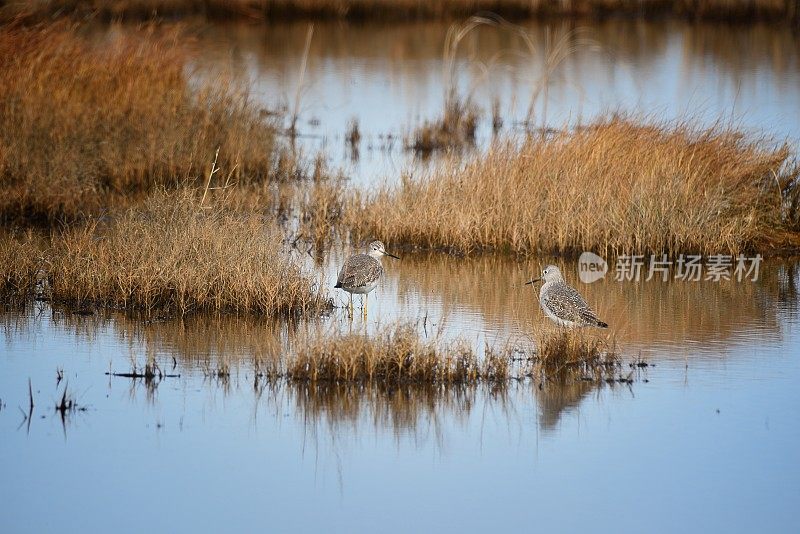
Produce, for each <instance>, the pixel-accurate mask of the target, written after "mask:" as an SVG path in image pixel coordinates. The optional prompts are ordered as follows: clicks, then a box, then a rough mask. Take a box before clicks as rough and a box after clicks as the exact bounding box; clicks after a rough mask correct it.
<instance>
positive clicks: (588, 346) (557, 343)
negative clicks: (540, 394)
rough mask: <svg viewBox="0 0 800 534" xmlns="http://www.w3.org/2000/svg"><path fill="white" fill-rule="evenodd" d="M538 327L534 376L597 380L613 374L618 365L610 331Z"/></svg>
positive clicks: (614, 343)
mask: <svg viewBox="0 0 800 534" xmlns="http://www.w3.org/2000/svg"><path fill="white" fill-rule="evenodd" d="M537 330H538V331H537V332H536V333H535V334H534V337H535V338H536V355H535V357H534V359H533V369H532V373H533V375H534V377H539V378H542V379H544V380H551V379H564V378H567V379H570V378H571V379H581V380H594V381H600V380H605V379H607V378H613V376H614V372H615V371H617V370H618V369H619V368H620V356H619V348H618V346H617V342H616V338H615V337H613V335H611V334H602V333H598V332H596V331H592V330H589V329H575V330H567V329H564V328H555V327H549V326H543V327H541V328H539V329H537Z"/></svg>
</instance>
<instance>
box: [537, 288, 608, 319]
mask: <svg viewBox="0 0 800 534" xmlns="http://www.w3.org/2000/svg"><path fill="white" fill-rule="evenodd" d="M544 301H545V304H546V306H547V307H548V308H550V310H552V311H553V313H554V314H555V315H556V316H557V317H558V318H560V319H563V320H565V321H571V322H573V323H579V324H580V323H588V324H592V325H595V324H598V323H599V322H600V321H599V319H598V318H597V315H595V313H594V310H592V308H590V307H589V305H588V304H587V303H586V300H584V298H583V297H582V296H581V294H580V293H578V291H577V290H576V289H575V288H572V287H570V286H568V285H567V284H554V285H553V286H552V287H551V288H550V290H549V291H548V292H547V293H546V294H545V295H544Z"/></svg>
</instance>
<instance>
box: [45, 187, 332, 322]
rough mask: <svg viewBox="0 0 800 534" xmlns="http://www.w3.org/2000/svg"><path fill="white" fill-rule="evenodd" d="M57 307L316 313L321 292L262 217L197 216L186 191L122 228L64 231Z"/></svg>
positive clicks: (214, 211)
mask: <svg viewBox="0 0 800 534" xmlns="http://www.w3.org/2000/svg"><path fill="white" fill-rule="evenodd" d="M48 263H49V267H48V271H47V274H48V280H49V285H50V294H51V297H52V299H53V300H55V301H68V302H73V303H78V304H84V303H94V304H100V305H105V306H112V307H120V308H127V309H144V310H148V311H152V310H157V309H158V310H166V311H167V312H169V313H175V314H181V315H182V314H187V313H190V312H194V311H200V310H209V311H229V312H238V313H247V312H249V313H259V314H265V315H275V316H296V315H308V314H315V313H319V312H320V311H322V310H324V309H326V308H327V307H329V306H330V302H329V300H327V298H326V294H325V293H324V290H322V289H321V288H320V287H319V286H318V285H317V284H316V283H315V282H313V281H312V280H311V279H310V278H309V276H308V275H307V274H306V273H304V272H303V270H302V269H301V268H300V267H299V266H298V265H297V264H296V263H295V262H294V261H292V260H291V259H290V258H289V257H288V256H287V255H286V253H285V252H284V251H283V245H282V238H281V235H280V232H279V231H278V230H277V229H275V228H273V227H272V226H269V225H267V224H265V223H264V222H263V221H262V220H261V219H260V218H258V217H256V216H252V215H250V216H248V215H243V214H240V213H229V212H227V211H225V210H224V209H223V208H221V207H214V208H206V209H201V208H200V207H199V199H198V198H196V196H195V195H192V194H191V193H188V192H183V191H179V192H176V193H171V194H170V193H157V194H155V195H153V196H152V197H151V198H149V199H148V200H147V201H146V202H145V203H144V205H143V206H142V207H138V208H131V209H129V210H128V211H127V212H125V213H124V214H123V215H121V216H120V217H119V218H118V219H113V220H111V221H110V222H108V223H96V224H94V225H90V226H88V227H86V228H78V229H68V230H66V231H64V232H62V233H60V234H58V235H56V236H55V237H54V238H53V242H52V245H51V251H50V253H49V258H48Z"/></svg>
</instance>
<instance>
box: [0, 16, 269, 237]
mask: <svg viewBox="0 0 800 534" xmlns="http://www.w3.org/2000/svg"><path fill="white" fill-rule="evenodd" d="M188 59H189V56H188V54H187V52H186V51H185V50H184V49H183V47H181V46H180V45H178V44H177V38H176V35H175V34H172V33H170V32H161V35H160V36H157V35H156V34H155V31H142V32H138V33H135V34H133V33H129V32H123V33H122V34H119V35H115V36H112V37H104V38H103V40H102V42H89V40H87V39H84V38H83V37H81V36H80V34H79V31H78V28H74V27H69V26H67V25H65V24H57V25H54V26H49V27H44V26H41V27H34V28H21V27H13V26H11V27H9V26H6V27H4V28H2V29H0V190H1V191H2V194H1V195H0V219H5V220H25V221H32V220H33V221H39V222H53V221H56V220H61V219H75V218H78V217H81V216H85V215H91V214H96V213H98V212H99V211H101V210H102V209H103V208H105V207H107V206H108V205H110V204H112V203H113V201H114V200H124V199H126V198H129V197H130V196H131V195H132V194H135V193H136V192H146V191H148V190H150V189H152V188H153V187H154V186H158V185H168V186H175V185H178V184H181V183H184V182H192V181H194V180H202V177H203V176H205V175H206V174H207V166H208V163H209V161H210V160H211V159H212V158H213V156H214V153H215V151H216V150H219V161H218V164H219V166H220V167H221V168H224V169H225V170H226V173H228V174H229V178H230V180H231V181H235V182H239V183H241V182H246V181H261V180H264V179H267V178H268V177H269V176H270V175H271V173H273V172H274V170H275V169H274V154H273V152H274V150H273V148H274V128H273V126H272V125H270V124H268V123H266V122H264V121H263V120H262V119H261V118H260V117H259V114H258V112H257V109H256V107H255V106H254V105H253V104H252V103H251V101H250V100H249V97H248V95H247V93H246V92H245V91H244V90H242V89H241V87H239V85H238V84H237V83H236V82H235V81H234V80H225V81H218V82H216V83H215V84H211V83H200V84H197V83H193V82H192V81H191V80H190V76H189V74H188V69H187V65H188Z"/></svg>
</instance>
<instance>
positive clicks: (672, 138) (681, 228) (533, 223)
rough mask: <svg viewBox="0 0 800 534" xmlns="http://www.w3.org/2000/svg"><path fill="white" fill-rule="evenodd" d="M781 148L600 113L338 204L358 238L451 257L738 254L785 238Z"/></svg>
mask: <svg viewBox="0 0 800 534" xmlns="http://www.w3.org/2000/svg"><path fill="white" fill-rule="evenodd" d="M790 157H791V156H790V152H789V150H788V148H787V147H786V146H784V147H781V148H777V149H776V148H772V147H770V146H769V144H767V143H766V142H763V141H759V140H755V141H750V140H747V139H746V138H745V137H744V136H743V134H741V133H739V132H737V131H733V130H727V129H723V128H712V129H706V130H697V129H694V128H691V127H690V126H687V125H685V124H679V125H659V124H648V123H640V122H635V121H634V120H631V119H624V118H610V119H608V120H604V121H600V122H597V123H595V124H593V125H591V126H589V127H586V128H581V129H578V130H577V131H574V132H563V133H558V134H556V135H554V136H552V137H542V136H536V137H529V138H528V139H527V140H525V141H524V142H523V143H522V144H521V145H519V144H514V143H506V144H496V145H494V146H493V147H491V149H489V150H488V152H487V153H486V154H480V155H477V156H475V157H473V159H472V160H471V161H470V162H468V164H467V165H466V166H463V165H461V164H456V163H452V162H450V163H446V164H445V165H443V166H441V167H440V168H438V169H436V170H435V171H434V172H433V173H432V175H430V176H425V177H424V178H421V179H416V180H412V179H406V180H404V181H402V183H401V184H400V185H399V186H397V187H386V188H384V189H382V190H380V191H378V192H377V193H376V194H374V195H371V196H368V197H366V198H363V197H362V198H361V199H359V198H356V199H355V201H354V202H353V203H352V204H351V205H350V206H349V209H348V213H347V220H348V224H349V226H350V227H351V228H352V229H353V230H354V231H355V233H356V234H358V235H380V236H382V238H383V239H384V240H386V241H389V242H392V243H399V244H405V245H408V246H419V247H426V248H444V249H450V250H454V251H458V252H462V253H473V252H477V251H482V250H501V251H510V252H515V253H529V252H532V251H542V252H580V251H583V250H594V251H596V252H600V253H606V254H611V255H613V254H620V253H632V252H642V253H644V252H655V253H661V252H663V253H668V254H677V253H686V252H697V253H703V254H714V253H717V254H721V253H738V252H744V251H750V250H755V249H757V250H763V249H765V248H767V247H773V246H785V245H787V244H790V245H792V246H796V245H797V243H798V240H797V233H796V231H797V229H798V225H797V220H798V219H797V216H796V215H792V214H791V213H790V212H789V211H787V209H786V207H787V206H796V205H797V198H796V197H797V189H798V188H797V187H795V186H796V182H797V178H798V175H799V174H800V172H799V171H798V167H797V166H796V165H795V164H794V163H793V161H792V160H791V159H790Z"/></svg>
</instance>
